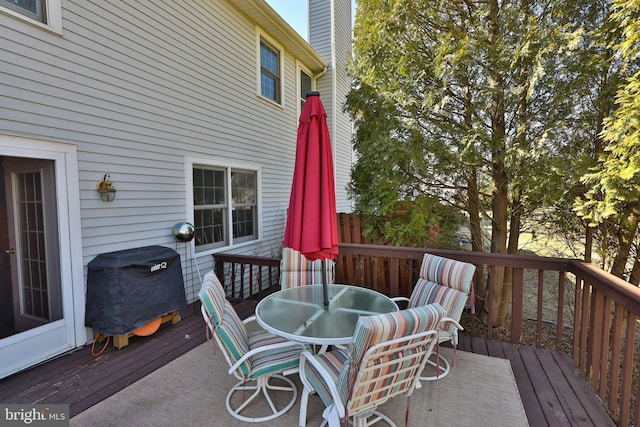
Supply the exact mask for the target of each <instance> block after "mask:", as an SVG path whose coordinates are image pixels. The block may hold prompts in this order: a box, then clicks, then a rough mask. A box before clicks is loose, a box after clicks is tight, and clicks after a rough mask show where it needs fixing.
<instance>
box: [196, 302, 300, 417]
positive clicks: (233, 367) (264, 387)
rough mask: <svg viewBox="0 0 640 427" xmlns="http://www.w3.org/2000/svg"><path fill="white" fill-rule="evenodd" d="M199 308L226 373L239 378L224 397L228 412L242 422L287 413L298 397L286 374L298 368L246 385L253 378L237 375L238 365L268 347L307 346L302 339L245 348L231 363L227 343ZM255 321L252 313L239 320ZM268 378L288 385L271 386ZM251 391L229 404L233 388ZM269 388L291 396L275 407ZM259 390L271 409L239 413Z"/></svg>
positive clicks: (203, 310) (271, 348)
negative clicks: (261, 412)
mask: <svg viewBox="0 0 640 427" xmlns="http://www.w3.org/2000/svg"><path fill="white" fill-rule="evenodd" d="M200 311H201V312H202V317H204V320H205V322H206V324H207V330H208V331H209V332H210V333H211V334H212V335H213V337H214V339H215V342H216V345H217V346H218V348H219V349H220V351H221V352H222V354H223V355H224V358H225V359H226V361H227V363H228V364H229V366H230V367H229V370H228V374H229V375H233V376H235V377H236V378H238V379H239V380H240V382H238V383H237V384H236V385H234V386H233V387H232V388H231V390H229V393H228V394H227V398H226V406H227V411H228V412H229V414H230V415H231V416H232V417H233V418H235V419H238V420H240V421H244V422H248V423H259V422H264V421H270V420H273V419H275V418H278V417H279V416H281V415H283V414H284V413H286V412H287V411H288V410H289V409H291V407H293V405H294V404H295V402H296V398H297V397H298V391H297V388H296V386H295V384H294V383H293V381H291V380H290V379H289V378H287V376H288V375H291V374H294V373H297V372H298V368H295V369H289V370H285V371H283V372H282V375H277V374H276V375H263V376H260V377H258V378H256V379H255V384H249V385H247V382H253V381H254V380H249V381H248V380H246V379H245V378H243V377H241V376H240V375H238V373H237V369H238V367H239V366H240V365H241V364H242V363H244V362H245V361H246V360H247V359H248V358H250V357H252V356H254V355H256V354H258V353H260V352H263V351H270V350H275V349H278V348H284V347H291V346H292V345H300V347H301V351H302V350H305V349H306V348H307V347H306V346H305V345H304V344H302V343H296V342H293V341H287V342H281V343H277V344H270V345H265V346H262V347H259V348H256V349H253V350H250V351H248V352H247V353H245V354H244V355H243V356H242V357H241V358H240V359H238V361H237V362H235V363H232V360H231V358H230V357H229V353H228V352H227V349H226V347H225V346H224V345H223V343H222V342H221V341H220V339H219V337H218V334H216V333H215V329H214V328H213V323H212V321H211V319H210V318H209V315H208V314H207V311H206V309H205V307H204V306H201V308H200ZM252 321H255V316H250V317H248V318H246V319H245V320H243V321H242V323H243V324H245V325H246V324H248V323H249V322H252ZM271 378H275V379H278V380H281V381H284V382H285V383H286V384H287V385H286V386H274V385H271V384H269V379H271ZM252 390H253V391H254V392H253V394H251V396H249V397H248V398H246V399H245V400H244V401H243V402H242V404H240V405H239V406H238V407H236V408H234V407H232V405H231V399H232V397H233V395H234V393H236V392H244V391H252ZM269 390H277V391H284V392H291V398H290V400H289V402H288V403H287V404H286V405H285V407H284V408H282V409H280V410H278V409H277V408H276V407H275V405H274V403H273V400H272V399H271V396H270V395H269ZM260 393H262V394H263V395H264V398H265V399H266V401H267V403H268V405H269V407H270V409H271V411H272V413H271V414H269V415H265V416H262V417H246V416H244V415H241V414H240V412H242V410H244V409H245V408H246V407H247V405H248V404H249V403H251V402H252V401H253V400H254V399H255V398H256V397H258V395H259V394H260Z"/></svg>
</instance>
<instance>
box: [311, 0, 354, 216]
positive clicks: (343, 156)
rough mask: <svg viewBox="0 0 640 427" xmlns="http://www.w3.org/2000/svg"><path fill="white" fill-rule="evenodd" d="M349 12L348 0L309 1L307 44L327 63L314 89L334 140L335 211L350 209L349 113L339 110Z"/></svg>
mask: <svg viewBox="0 0 640 427" xmlns="http://www.w3.org/2000/svg"><path fill="white" fill-rule="evenodd" d="M352 12H353V11H352V10H351V0H309V17H310V19H309V43H310V44H311V46H313V47H314V49H316V50H317V51H318V52H319V53H320V54H321V55H322V57H323V58H326V59H327V61H328V62H329V67H328V69H327V73H325V74H324V75H323V76H322V77H320V78H319V79H318V82H317V89H318V91H319V92H320V95H321V98H322V102H323V104H324V106H325V109H326V110H327V115H328V125H329V131H330V133H331V140H332V141H333V142H334V145H333V154H334V163H335V179H336V203H337V207H338V212H351V211H352V210H353V205H352V202H351V200H350V199H349V197H348V195H347V185H348V183H349V180H350V178H351V166H352V162H353V150H352V145H351V135H352V125H351V119H350V118H349V116H348V115H347V114H345V113H343V112H342V110H343V107H344V102H345V100H346V96H347V94H348V92H349V90H350V89H351V79H350V78H349V76H348V74H347V68H346V67H347V61H348V60H349V58H350V56H351V35H352V33H353V31H352V19H351V14H352ZM327 28H329V29H330V31H327ZM346 141H349V142H348V143H346Z"/></svg>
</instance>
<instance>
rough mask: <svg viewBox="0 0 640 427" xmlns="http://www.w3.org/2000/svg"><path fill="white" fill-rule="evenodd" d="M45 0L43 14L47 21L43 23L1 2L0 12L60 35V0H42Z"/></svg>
mask: <svg viewBox="0 0 640 427" xmlns="http://www.w3.org/2000/svg"><path fill="white" fill-rule="evenodd" d="M44 1H45V9H46V10H45V16H46V19H47V23H46V24H45V23H43V22H40V21H37V20H35V19H33V18H30V17H28V16H26V15H24V14H22V13H20V12H16V11H15V10H12V9H9V8H7V7H5V6H3V5H2V4H0V13H3V14H5V15H10V16H12V17H14V18H17V19H20V20H22V21H24V22H26V23H29V24H31V25H35V26H37V27H40V28H42V29H45V30H48V31H51V32H54V33H56V34H59V35H62V0H44Z"/></svg>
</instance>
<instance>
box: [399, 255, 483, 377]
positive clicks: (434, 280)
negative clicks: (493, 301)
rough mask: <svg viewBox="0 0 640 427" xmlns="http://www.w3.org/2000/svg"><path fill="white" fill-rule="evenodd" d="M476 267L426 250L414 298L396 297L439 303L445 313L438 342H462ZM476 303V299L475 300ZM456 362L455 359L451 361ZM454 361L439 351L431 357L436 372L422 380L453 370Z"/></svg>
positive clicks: (415, 302) (416, 303)
mask: <svg viewBox="0 0 640 427" xmlns="http://www.w3.org/2000/svg"><path fill="white" fill-rule="evenodd" d="M475 271H476V267H475V265H473V264H469V263H467V262H462V261H456V260H453V259H449V258H444V257H440V256H436V255H432V254H428V253H427V254H424V257H423V258H422V266H421V267H420V277H419V278H418V281H417V283H416V285H415V286H414V288H413V291H412V293H411V298H406V297H395V298H392V299H393V300H394V301H396V302H398V301H408V305H407V307H408V308H413V307H419V306H422V305H427V304H432V303H438V304H440V305H441V306H442V307H443V308H444V310H445V316H444V317H443V318H442V320H441V323H440V325H439V326H438V343H439V344H440V343H444V342H451V344H452V345H453V347H454V351H455V348H456V346H457V345H458V330H462V329H463V328H462V326H461V325H460V323H459V322H460V317H461V316H462V311H463V310H464V307H465V304H466V303H467V299H468V298H469V293H470V292H471V290H472V280H473V275H474V273H475ZM472 304H473V302H472ZM451 363H453V361H452V362H451ZM451 363H450V362H449V361H448V360H447V359H446V358H445V357H444V356H443V355H441V354H440V353H439V351H437V349H436V352H435V353H434V355H432V357H431V358H430V359H429V360H428V361H427V364H428V365H429V366H430V367H431V368H433V369H429V371H432V370H433V372H434V374H433V375H431V374H428V375H423V376H422V378H421V379H422V380H424V381H432V380H436V379H440V378H443V377H445V376H446V375H448V374H449V370H450V369H451Z"/></svg>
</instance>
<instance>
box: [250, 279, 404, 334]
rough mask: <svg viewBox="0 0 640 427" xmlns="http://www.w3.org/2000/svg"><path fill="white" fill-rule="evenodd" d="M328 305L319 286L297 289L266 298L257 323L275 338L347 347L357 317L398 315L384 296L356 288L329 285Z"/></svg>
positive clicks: (393, 306) (260, 306)
mask: <svg viewBox="0 0 640 427" xmlns="http://www.w3.org/2000/svg"><path fill="white" fill-rule="evenodd" d="M328 295H329V305H328V306H325V305H324V304H323V296H322V285H308V286H299V287H295V288H289V289H283V290H281V291H278V292H275V293H273V294H271V295H268V296H267V297H265V298H264V299H262V301H260V302H259V303H258V305H257V307H256V320H257V322H258V324H260V326H262V327H263V328H264V329H265V330H267V331H269V332H271V333H272V334H274V335H278V336H281V337H283V338H287V339H290V340H293V341H298V342H304V343H309V344H317V345H336V344H348V343H350V342H351V338H352V337H353V331H354V330H355V327H356V323H357V322H358V318H359V317H360V316H369V315H373V314H380V313H389V312H392V311H397V310H398V306H397V305H396V303H395V302H394V301H392V300H391V299H390V298H389V297H387V296H386V295H383V294H381V293H379V292H376V291H372V290H370V289H366V288H361V287H358V286H350V285H339V284H333V285H328Z"/></svg>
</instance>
